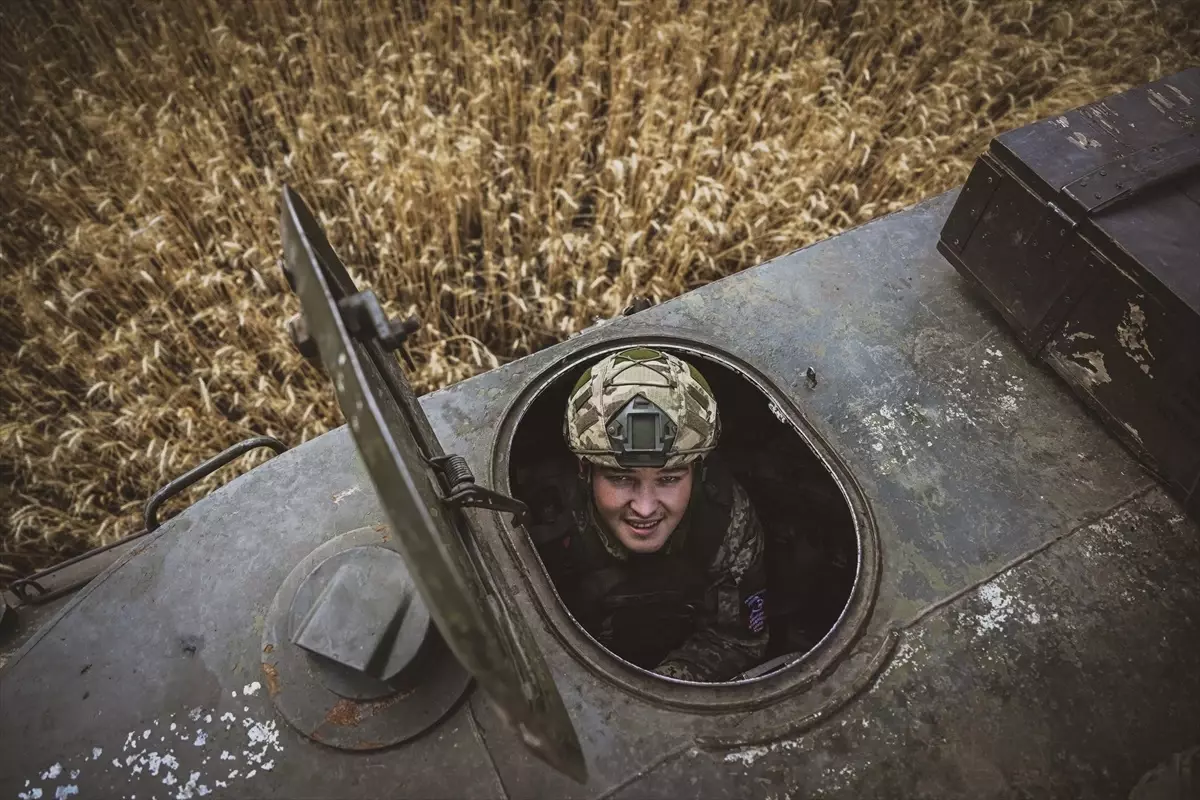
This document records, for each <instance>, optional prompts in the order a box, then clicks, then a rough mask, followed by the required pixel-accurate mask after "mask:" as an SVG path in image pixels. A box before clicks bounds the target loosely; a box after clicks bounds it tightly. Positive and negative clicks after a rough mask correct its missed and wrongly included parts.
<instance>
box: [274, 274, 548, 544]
mask: <svg viewBox="0 0 1200 800" xmlns="http://www.w3.org/2000/svg"><path fill="white" fill-rule="evenodd" d="M337 308H338V311H339V312H340V313H341V317H342V322H343V324H345V326H346V331H347V332H348V333H349V334H350V335H351V336H353V337H354V338H355V339H357V340H358V341H360V342H363V343H364V344H365V343H367V342H370V341H375V342H378V343H379V346H380V347H382V348H383V349H384V350H385V351H389V352H390V351H393V350H397V349H399V348H400V347H401V346H402V345H403V344H404V342H405V341H406V340H407V339H408V337H409V336H410V335H411V334H413V333H415V332H416V331H417V330H418V329H419V327H420V323H418V321H417V318H416V317H409V318H408V319H406V320H395V319H389V318H388V316H387V314H386V313H385V312H384V310H383V305H382V304H381V303H380V302H379V298H378V297H376V295H375V292H373V291H371V290H370V289H366V290H363V291H361V292H356V293H355V294H352V295H348V296H346V297H343V298H341V299H340V300H338V301H337ZM288 333H289V334H290V336H291V338H292V342H293V343H294V344H295V345H296V348H297V349H298V350H299V351H300V354H301V355H303V356H304V357H305V358H309V359H317V358H318V353H317V347H316V343H315V342H314V341H313V340H312V336H311V334H310V333H309V332H308V326H307V325H306V324H305V322H304V317H303V316H302V315H300V314H297V315H296V316H295V317H293V318H292V319H291V320H289V322H288ZM384 379H385V382H387V383H388V389H389V390H391V391H392V394H393V396H395V395H396V394H397V392H396V391H395V389H396V387H394V386H392V385H391V381H389V380H388V374H387V373H386V372H385V373H384ZM395 399H396V400H397V402H399V401H400V398H399V397H395ZM426 463H428V464H429V465H430V466H431V467H433V468H434V469H435V470H436V471H437V473H438V474H439V475H440V476H441V477H442V478H443V479H444V480H445V481H446V487H447V493H446V494H444V495H443V496H442V502H443V503H444V504H445V505H447V506H452V507H455V508H464V507H468V506H469V507H472V508H486V509H490V510H492V511H505V512H508V513H510V514H512V515H513V519H514V521H515V522H516V523H517V524H518V525H523V524H525V521H526V519H527V518H528V514H529V508H528V506H526V505H525V504H524V503H522V502H521V501H520V500H517V499H516V498H513V497H509V496H508V495H504V494H501V493H500V492H497V491H493V490H492V489H488V488H486V487H484V486H480V485H479V484H478V483H476V482H475V476H474V474H472V472H471V468H470V467H469V466H468V465H467V460H466V459H465V458H463V457H462V456H460V455H456V454H454V453H451V454H449V455H443V456H435V457H433V458H428V459H426Z"/></svg>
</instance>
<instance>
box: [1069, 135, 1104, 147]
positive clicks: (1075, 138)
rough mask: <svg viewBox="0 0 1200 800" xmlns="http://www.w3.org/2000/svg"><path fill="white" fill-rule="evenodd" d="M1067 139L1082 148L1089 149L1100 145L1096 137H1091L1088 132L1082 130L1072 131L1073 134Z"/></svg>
mask: <svg viewBox="0 0 1200 800" xmlns="http://www.w3.org/2000/svg"><path fill="white" fill-rule="evenodd" d="M1067 140H1068V141H1070V142H1071V144H1073V145H1075V146H1076V147H1078V148H1079V149H1080V150H1087V149H1088V148H1090V147H1099V146H1100V143H1099V142H1097V141H1096V140H1095V139H1091V138H1089V137H1088V135H1087V134H1085V133H1082V132H1080V131H1072V132H1071V135H1070V136H1068V137H1067Z"/></svg>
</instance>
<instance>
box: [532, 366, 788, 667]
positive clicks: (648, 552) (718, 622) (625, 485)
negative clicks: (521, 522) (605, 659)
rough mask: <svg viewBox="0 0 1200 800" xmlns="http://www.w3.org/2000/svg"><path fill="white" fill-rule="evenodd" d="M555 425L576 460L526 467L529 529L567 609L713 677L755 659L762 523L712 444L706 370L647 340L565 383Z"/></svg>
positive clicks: (602, 633)
mask: <svg viewBox="0 0 1200 800" xmlns="http://www.w3.org/2000/svg"><path fill="white" fill-rule="evenodd" d="M564 427H565V433H566V439H567V444H568V446H569V448H570V450H571V451H572V452H573V453H574V454H575V456H576V457H577V460H578V463H577V468H576V469H571V470H563V469H561V468H559V469H554V468H550V469H547V470H544V471H543V472H544V473H551V474H542V475H541V476H540V478H541V479H540V481H539V479H538V478H535V479H534V480H535V483H540V484H541V492H540V494H536V495H535V497H534V499H533V502H531V507H532V511H533V515H534V517H533V522H532V524H531V526H530V529H531V531H532V533H533V537H534V541H535V543H536V544H537V546H538V550H539V553H540V554H541V556H542V560H543V562H544V563H545V564H546V566H547V569H548V570H549V571H550V574H551V576H552V577H553V578H554V581H555V585H556V586H557V588H558V591H559V594H560V596H561V597H562V598H563V601H564V602H565V603H566V605H567V608H568V609H569V610H570V612H571V613H572V615H574V617H575V618H576V620H578V621H579V623H580V624H581V625H583V627H584V628H585V629H586V630H587V631H588V632H589V633H591V634H592V636H593V637H595V638H596V639H597V640H598V641H599V642H600V643H601V644H603V645H604V646H605V647H607V648H608V649H609V650H611V651H612V652H614V653H616V654H617V655H618V656H620V657H622V658H624V659H625V660H627V661H629V662H631V663H633V664H636V665H638V666H640V667H643V668H645V669H650V670H653V671H655V672H657V673H658V674H660V675H664V676H667V677H671V678H678V679H681V680H689V681H725V680H730V679H732V678H734V677H735V676H737V675H738V674H739V673H741V672H743V671H745V670H747V669H749V668H750V667H752V666H754V665H755V664H757V663H758V662H759V661H761V660H762V658H763V655H764V653H765V652H766V647H767V635H768V628H767V619H766V601H767V596H766V574H765V569H764V566H763V533H762V528H761V526H760V524H759V520H758V517H757V515H756V514H755V511H754V508H753V507H752V506H751V505H750V501H749V499H748V497H747V496H746V492H745V490H744V489H743V488H742V487H741V486H740V485H739V484H738V483H737V482H736V481H735V480H734V478H733V476H732V474H731V473H730V472H729V471H728V469H727V468H726V467H725V466H724V465H723V464H722V463H721V460H720V459H719V458H718V457H717V456H715V454H714V455H710V454H711V453H712V451H713V449H714V448H715V447H716V444H717V438H718V434H719V430H720V423H719V420H718V416H717V403H716V398H715V397H714V396H713V394H712V390H711V389H710V388H709V385H708V382H707V381H706V380H705V379H704V377H703V376H702V375H701V374H700V373H699V372H698V371H697V370H696V369H695V367H692V366H691V365H689V364H687V363H685V362H684V361H682V360H680V359H679V358H676V357H675V356H672V355H670V354H667V353H663V352H660V351H657V350H651V349H649V348H636V349H631V350H625V351H624V352H620V353H616V354H614V355H611V356H608V357H607V358H604V359H603V360H601V361H600V362H599V363H597V364H595V365H594V366H592V367H591V368H590V369H588V370H587V371H586V372H585V373H584V374H583V375H582V376H581V377H580V379H579V381H578V382H577V383H576V384H575V387H574V389H572V391H571V393H570V396H569V398H568V401H567V408H566V418H565V425H564ZM564 472H565V473H566V474H564Z"/></svg>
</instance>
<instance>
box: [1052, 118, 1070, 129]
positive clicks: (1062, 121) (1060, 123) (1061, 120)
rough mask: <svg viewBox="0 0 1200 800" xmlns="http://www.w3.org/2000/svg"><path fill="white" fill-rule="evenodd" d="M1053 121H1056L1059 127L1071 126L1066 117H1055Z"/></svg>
mask: <svg viewBox="0 0 1200 800" xmlns="http://www.w3.org/2000/svg"><path fill="white" fill-rule="evenodd" d="M1054 121H1055V122H1056V123H1058V126H1059V127H1060V128H1069V127H1071V122H1070V120H1068V119H1067V118H1066V117H1059V118H1058V119H1056V120H1054Z"/></svg>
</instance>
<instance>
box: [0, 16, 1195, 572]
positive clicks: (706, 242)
mask: <svg viewBox="0 0 1200 800" xmlns="http://www.w3.org/2000/svg"><path fill="white" fill-rule="evenodd" d="M138 5H139V6H140V7H141V8H142V9H143V10H141V11H137V12H134V11H131V10H129V9H130V8H131V4H129V3H126V2H117V0H97V1H96V2H92V3H89V4H86V5H76V4H68V3H65V2H62V1H61V0H28V2H24V3H15V2H10V3H7V4H6V5H5V6H4V10H3V11H2V12H0V15H2V16H0V54H3V55H0V89H2V90H3V95H4V96H5V105H6V109H7V110H6V111H5V112H4V113H3V114H0V136H2V142H0V153H2V154H3V155H0V231H2V234H0V236H2V239H0V258H2V260H3V264H4V272H5V278H6V280H5V281H4V282H3V286H2V287H0V311H2V314H0V353H2V356H0V359H2V360H0V370H3V378H2V381H0V407H2V408H3V415H2V417H0V420H2V421H0V441H2V442H3V450H2V454H0V484H3V485H6V486H11V489H10V490H7V492H6V493H4V494H2V495H0V503H3V508H2V509H0V512H2V514H3V523H0V524H2V525H4V526H5V527H4V529H3V544H2V546H0V550H2V552H0V564H2V565H6V566H5V568H4V569H0V576H2V575H3V573H4V572H5V570H7V571H8V572H9V573H12V572H14V571H16V570H21V571H24V570H27V569H29V568H32V567H33V566H36V565H39V564H43V563H45V562H46V560H47V559H49V558H52V557H54V556H56V555H61V554H62V553H64V552H67V551H69V550H71V549H74V548H78V547H80V546H81V545H83V544H85V543H95V542H100V541H106V540H110V539H112V538H113V537H115V536H117V535H120V534H124V533H128V532H130V531H131V530H133V529H135V528H137V527H138V514H139V510H140V507H141V504H142V503H143V502H144V500H145V498H146V497H147V496H148V495H149V494H150V493H151V492H152V491H153V490H154V489H155V488H156V486H157V485H159V484H160V483H162V482H163V481H165V480H166V479H168V478H170V477H172V476H174V475H175V474H177V473H179V472H181V471H183V470H185V469H187V468H188V467H190V466H191V465H193V464H194V463H196V462H197V461H198V460H200V459H201V458H203V457H206V456H207V455H210V454H212V453H214V452H216V451H217V450H219V449H221V448H223V447H225V446H226V445H228V444H230V443H232V442H234V441H236V440H238V439H241V438H244V437H245V436H247V435H250V434H251V433H270V434H273V435H276V436H279V437H281V438H283V439H284V440H285V441H287V442H289V443H292V444H295V443H299V442H300V441H303V440H305V439H308V438H310V437H313V436H315V435H317V434H319V433H321V432H323V431H325V430H328V429H329V428H330V427H332V426H335V425H337V424H340V418H339V415H338V412H337V409H336V407H335V405H334V403H333V402H332V399H331V397H332V395H331V392H330V390H329V388H328V386H327V384H326V380H325V378H324V376H323V375H322V374H320V373H318V372H317V371H315V370H313V369H311V368H309V367H307V366H306V365H304V364H303V362H302V361H301V360H300V358H299V357H298V356H297V355H296V354H295V353H293V351H292V349H291V347H290V345H289V344H288V342H287V338H286V335H285V330H284V328H283V320H284V319H285V318H286V317H287V316H289V314H290V313H292V312H293V311H294V310H295V301H294V299H293V298H291V297H290V296H289V295H288V294H287V292H286V290H285V287H284V285H283V284H282V281H281V279H280V275H279V273H278V271H277V269H276V267H275V261H276V257H277V253H278V250H279V241H278V231H277V226H278V207H277V202H278V196H279V187H280V182H281V181H283V180H287V181H289V182H292V183H294V184H295V185H297V186H298V187H299V188H300V189H301V191H302V193H304V194H305V196H306V197H307V198H308V199H309V200H310V202H312V203H313V204H314V205H316V206H317V207H318V208H320V209H323V210H324V212H325V213H326V214H327V215H328V216H327V218H326V222H327V226H328V230H329V233H330V238H331V240H332V241H333V242H334V244H335V246H336V247H338V248H339V250H340V252H341V253H342V254H343V257H344V259H345V261H346V262H347V263H348V265H349V266H350V268H351V270H352V272H354V273H355V276H356V278H358V279H359V281H360V282H361V283H364V284H367V283H369V284H370V285H372V286H373V287H374V288H376V289H377V290H378V291H379V292H380V294H381V296H383V297H386V298H388V299H389V303H390V305H391V308H392V310H393V311H394V312H396V313H409V312H413V313H416V314H418V315H419V316H420V318H421V320H422V321H423V323H424V328H423V330H422V331H421V333H420V335H419V337H418V339H417V341H416V344H415V346H413V348H412V354H413V356H414V358H415V359H416V363H417V370H416V371H415V373H413V375H412V380H413V382H414V385H415V386H416V387H417V389H418V390H419V391H424V390H429V389H431V388H433V387H437V386H442V385H445V384H447V383H450V382H453V381H456V380H459V379H462V378H464V377H467V376H469V375H471V374H473V373H475V372H477V371H480V370H482V369H486V368H488V367H492V366H495V365H497V364H498V363H501V362H503V361H505V360H507V359H511V358H514V357H517V356H520V355H522V354H525V353H529V352H531V351H532V350H535V349H537V348H539V347H542V346H545V345H546V344H548V343H551V342H553V341H556V340H559V339H561V338H564V337H566V336H567V335H568V334H570V333H571V332H573V331H575V330H578V329H580V328H582V327H585V326H586V325H588V324H590V322H591V321H592V320H593V319H594V318H596V317H603V316H609V315H612V314H613V313H615V312H617V311H619V310H620V309H621V308H622V307H623V306H624V305H625V304H626V303H627V302H628V301H629V299H630V297H631V296H632V295H634V294H638V293H641V294H648V295H651V296H653V297H655V298H659V299H661V298H666V297H669V296H672V295H676V294H678V293H680V292H682V291H684V290H686V289H688V288H690V287H694V286H697V285H700V284H702V283H704V282H705V281H708V280H711V279H713V278H716V277H719V276H721V275H725V274H728V273H730V272H734V271H736V270H738V269H742V268H744V267H747V266H751V265H753V264H755V263H757V262H759V261H761V260H763V259H766V258H769V257H772V256H774V255H777V254H779V253H781V252H785V251H787V250H790V249H793V248H795V247H798V246H801V245H804V244H807V243H810V242H813V241H816V240H818V239H821V238H824V237H826V236H829V235H830V234H833V233H836V232H838V231H840V230H844V229H845V228H847V227H850V226H853V225H855V224H858V223H860V222H863V221H865V220H868V219H870V218H872V217H874V216H877V215H879V214H881V213H884V212H887V211H891V210H894V209H898V208H901V207H903V206H905V205H908V204H910V203H912V202H914V201H917V200H919V199H921V198H924V197H926V196H928V195H930V194H933V193H935V192H939V191H942V190H944V189H947V188H949V187H951V186H953V185H955V184H956V183H958V182H960V181H961V180H962V179H963V177H964V176H965V174H966V171H967V170H968V168H969V166H970V163H971V161H972V159H973V157H974V155H975V154H976V153H977V152H978V151H979V150H981V149H982V148H983V147H985V146H986V143H987V140H988V139H989V138H990V137H991V136H992V135H993V134H994V133H995V132H996V131H997V130H1002V129H1006V128H1011V127H1015V126H1018V125H1021V124H1023V123H1025V122H1027V121H1029V120H1032V119H1035V118H1038V117H1041V116H1044V115H1046V114H1049V113H1053V112H1056V111H1058V110H1061V109H1064V108H1067V107H1071V106H1073V105H1076V104H1079V103H1081V102H1085V101H1088V100H1091V99H1094V98H1097V97H1100V96H1103V95H1106V94H1109V93H1111V92H1114V91H1118V90H1121V89H1123V88H1126V87H1127V86H1130V85H1133V84H1136V83H1140V82H1143V81H1146V80H1150V79H1153V78H1156V77H1159V76H1161V75H1163V74H1167V73H1170V72H1173V71H1175V70H1177V69H1180V68H1182V67H1183V66H1186V65H1188V64H1189V62H1190V63H1196V62H1197V61H1198V60H1200V59H1198V58H1197V54H1198V53H1200V30H1198V29H1197V28H1198V26H1200V23H1197V22H1196V21H1195V20H1197V19H1200V6H1198V5H1197V3H1196V2H1194V0H1193V1H1192V2H1190V3H1188V4H1178V3H1175V4H1170V5H1168V4H1166V3H1164V4H1162V5H1160V6H1158V7H1157V8H1156V7H1155V6H1154V5H1152V4H1150V3H1134V2H1118V1H1117V0H1093V1H1092V2H1078V3H1069V2H1062V1H1061V0H1059V1H1051V2H1044V3H1031V2H1025V0H1018V1H1014V0H1003V1H1002V2H996V3H973V2H963V1H961V0H953V1H951V0H946V1H944V2H939V1H938V0H916V2H913V3H910V4H907V5H905V6H901V5H898V4H895V5H894V4H892V3H890V2H884V1H883V0H861V2H842V1H841V0H834V1H833V2H830V0H800V2H792V3H780V2H757V3H750V4H748V5H743V4H740V3H724V4H718V3H712V2H709V3H704V2H688V3H679V4H676V3H668V2H659V1H655V0H626V1H625V2H619V3H618V2H596V3H588V4H579V3H574V2H561V3H529V4H528V6H529V7H521V8H515V7H514V6H515V5H516V4H503V3H493V4H485V3H473V4H469V3H462V4H461V6H462V7H458V6H455V5H451V4H450V3H447V2H444V1H443V0H428V2H423V3H412V4H411V6H409V5H406V6H404V7H403V8H398V9H393V8H391V7H390V6H391V4H390V3H385V2H383V0H360V1H359V2H350V0H330V1H329V2H321V3H316V4H314V3H310V2H296V3H287V4H284V3H274V2H268V0H261V1H260V0H256V1H255V2H250V3H218V2H215V0H187V1H186V2H185V1H184V0H168V1H165V2H158V3H141V4H138ZM485 5H488V7H487V8H484V7H483V6H485ZM385 6H388V7H386V8H385ZM531 8H532V9H533V10H530V9H531ZM289 9H290V10H289ZM1189 25H1190V27H1189ZM259 460H261V459H259ZM246 462H247V463H246V464H243V468H244V467H245V466H247V465H249V464H253V463H255V459H252V458H248V459H247V460H246ZM232 474H234V473H233V471H232V470H231V471H227V472H225V473H222V474H221V475H220V476H219V477H218V478H214V479H212V480H210V481H209V482H208V483H207V484H206V485H205V486H203V487H202V490H209V489H211V488H212V487H213V486H215V485H216V482H217V481H218V480H226V479H228V478H229V477H231V476H232Z"/></svg>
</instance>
